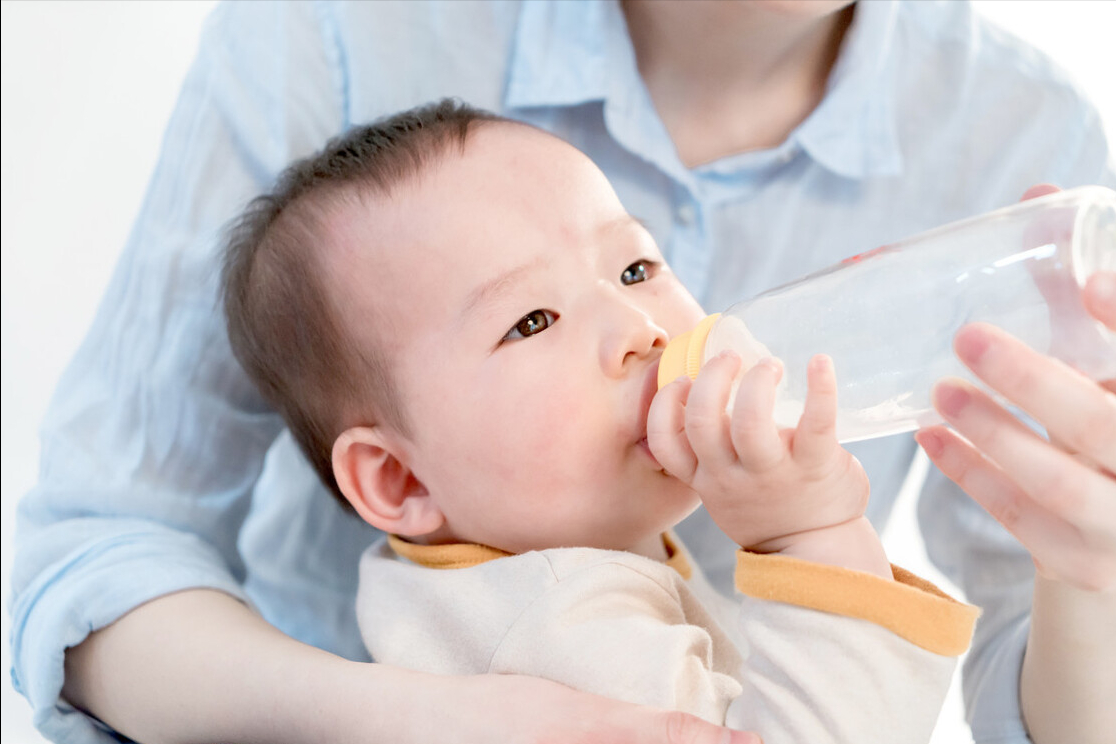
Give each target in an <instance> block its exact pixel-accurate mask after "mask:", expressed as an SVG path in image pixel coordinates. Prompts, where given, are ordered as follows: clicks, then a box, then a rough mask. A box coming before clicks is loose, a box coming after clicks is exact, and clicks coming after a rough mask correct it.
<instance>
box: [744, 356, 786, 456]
mask: <svg viewBox="0 0 1116 744" xmlns="http://www.w3.org/2000/svg"><path fill="white" fill-rule="evenodd" d="M782 376H783V364H782V362H780V361H779V360H778V359H773V358H771V357H768V358H765V359H761V360H760V362H759V363H758V364H757V365H756V366H754V367H752V368H751V369H750V370H748V371H747V373H745V375H744V378H743V379H742V380H741V381H740V386H739V387H738V388H737V389H736V403H735V405H733V408H732V428H731V432H732V445H733V447H735V449H736V456H737V458H739V460H740V463H741V464H742V465H743V466H744V467H746V468H748V469H750V470H754V471H758V472H761V471H764V470H767V469H769V468H772V467H774V466H775V465H777V464H779V462H781V461H782V459H783V457H784V456H785V454H786V447H785V445H784V444H783V439H782V437H780V436H779V429H778V428H777V427H776V426H775V419H774V412H775V386H776V385H778V384H779V379H780V378H781V377H782Z"/></svg>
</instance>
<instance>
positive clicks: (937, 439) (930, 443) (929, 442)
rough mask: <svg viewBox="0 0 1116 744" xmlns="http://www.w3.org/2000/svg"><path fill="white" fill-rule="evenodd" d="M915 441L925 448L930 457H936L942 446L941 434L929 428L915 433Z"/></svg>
mask: <svg viewBox="0 0 1116 744" xmlns="http://www.w3.org/2000/svg"><path fill="white" fill-rule="evenodd" d="M915 441H916V442H918V443H919V444H920V445H921V446H922V449H924V450H926V454H928V455H930V457H937V456H938V455H939V454H941V452H942V449H943V447H944V444H943V443H942V437H941V435H940V434H938V433H937V432H936V431H930V430H929V429H927V430H924V431H920V432H919V433H917V434H915Z"/></svg>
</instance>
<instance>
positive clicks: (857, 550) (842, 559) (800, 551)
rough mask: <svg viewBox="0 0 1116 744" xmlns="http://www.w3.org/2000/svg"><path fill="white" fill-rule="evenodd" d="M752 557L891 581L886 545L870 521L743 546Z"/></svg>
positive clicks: (844, 523) (862, 520) (855, 521)
mask: <svg viewBox="0 0 1116 744" xmlns="http://www.w3.org/2000/svg"><path fill="white" fill-rule="evenodd" d="M744 549H745V550H747V551H748V552H751V553H778V554H780V555H786V556H790V557H792V558H799V559H801V560H804V561H811V562H813V563H824V564H826V565H830V566H839V567H841V568H848V569H852V570H854V571H864V572H867V573H871V574H875V575H876V576H880V577H882V578H885V579H890V578H892V575H891V564H890V562H889V561H888V560H887V554H886V553H884V549H883V543H881V542H880V537H879V535H877V534H876V530H875V528H874V527H872V523H871V522H869V521H868V518H867V517H863V516H861V517H857V518H856V519H851V520H849V521H847V522H842V523H841V524H835V525H830V526H828V527H820V528H818V529H814V530H806V531H804V532H796V533H794V534H791V535H783V536H781V537H775V538H772V539H768V540H764V541H763V542H761V543H758V544H755V545H750V546H744Z"/></svg>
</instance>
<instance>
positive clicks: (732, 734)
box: [630, 710, 763, 744]
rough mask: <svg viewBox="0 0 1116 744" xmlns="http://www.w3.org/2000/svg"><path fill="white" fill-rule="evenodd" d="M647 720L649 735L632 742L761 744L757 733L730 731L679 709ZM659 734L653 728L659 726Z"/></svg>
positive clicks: (641, 743)
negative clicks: (649, 728)
mask: <svg viewBox="0 0 1116 744" xmlns="http://www.w3.org/2000/svg"><path fill="white" fill-rule="evenodd" d="M659 718H660V720H658V721H656V720H652V721H650V722H649V725H650V727H651V729H652V730H651V731H650V732H649V733H650V734H651V736H649V737H648V738H639V739H631V740H630V741H631V742H632V744H636V743H637V742H638V744H643V743H644V742H649V743H650V744H763V741H762V740H761V739H760V737H759V735H758V734H753V733H749V732H745V731H732V730H730V729H726V728H723V727H721V726H717V725H715V724H712V723H709V722H708V721H705V720H702V719H701V718H698V717H697V716H694V715H690V714H689V713H682V712H680V711H676V710H675V711H664V712H662V713H660V714H659ZM660 727H661V729H660V731H661V734H656V732H655V731H654V729H656V728H660Z"/></svg>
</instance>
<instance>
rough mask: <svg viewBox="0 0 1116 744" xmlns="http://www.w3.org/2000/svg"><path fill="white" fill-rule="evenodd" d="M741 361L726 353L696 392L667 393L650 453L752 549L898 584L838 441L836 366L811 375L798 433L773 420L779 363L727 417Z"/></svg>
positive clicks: (750, 376) (768, 365)
mask: <svg viewBox="0 0 1116 744" xmlns="http://www.w3.org/2000/svg"><path fill="white" fill-rule="evenodd" d="M740 364H741V361H740V358H739V357H738V356H737V355H735V354H732V353H726V354H722V355H721V356H719V357H717V358H715V359H713V360H712V361H710V362H709V363H708V364H706V365H705V366H704V367H703V368H702V370H701V372H700V374H699V375H698V377H697V379H696V380H694V381H693V382H692V383H691V382H690V380H689V379H687V378H680V379H679V380H676V381H674V382H672V383H671V384H670V385H668V386H666V387H664V388H663V390H662V391H660V393H659V395H658V396H656V398H655V400H654V402H653V403H652V406H651V411H650V412H649V414H648V422H647V439H648V443H649V445H650V447H651V451H652V452H653V453H654V454H655V457H656V458H657V459H658V460H659V462H660V463H661V464H662V465H663V467H664V468H665V469H666V470H667V471H668V472H669V473H671V474H672V475H674V476H676V477H677V478H679V479H681V480H682V481H684V482H686V483H688V484H689V485H690V486H691V487H693V488H694V490H696V491H697V492H698V494H700V496H701V498H702V501H703V502H704V503H705V507H706V509H708V511H709V513H710V515H711V516H712V517H713V519H714V520H715V521H716V522H717V524H718V525H719V526H720V527H721V529H722V530H724V532H725V534H727V535H728V536H729V537H731V538H732V539H733V540H735V541H736V542H737V543H738V544H739V545H740V546H741V547H743V548H744V549H745V550H748V551H752V552H757V553H780V554H782V555H787V556H793V557H797V558H802V559H805V560H809V561H814V562H818V563H828V564H831V565H836V566H841V567H844V568H852V569H856V570H860V571H867V572H870V573H873V574H876V575H877V576H880V577H883V578H891V568H890V566H889V564H888V561H887V557H886V556H885V554H884V551H883V547H882V545H881V544H880V540H879V537H878V535H876V532H875V530H874V529H873V528H872V525H871V524H870V523H869V522H868V520H867V518H866V517H865V516H864V509H865V507H866V506H867V503H868V479H867V476H866V475H865V473H864V470H863V468H861V466H860V463H859V462H858V461H857V460H856V458H855V457H853V456H852V455H851V454H849V452H848V451H846V450H845V449H843V448H842V447H841V446H840V445H839V444H838V443H837V438H836V419H837V385H836V380H835V377H834V373H833V365H832V362H831V361H830V360H829V358H828V357H825V356H820V355H819V356H816V357H814V358H813V359H812V360H811V361H810V367H809V370H808V382H809V392H808V394H807V398H806V405H805V410H804V411H803V414H802V417H801V419H800V421H799V423H798V427H797V428H795V429H793V430H792V429H787V430H783V431H780V430H778V429H777V428H776V426H775V423H774V421H773V418H772V411H773V409H774V404H775V386H776V385H777V384H778V382H779V378H780V377H781V375H782V367H781V366H780V364H779V362H777V361H775V360H771V359H767V360H763V361H761V362H760V363H759V364H757V365H756V366H755V367H753V368H752V369H750V370H748V371H747V373H745V374H744V376H743V378H742V379H741V381H740V386H739V388H738V391H737V395H736V402H735V404H734V406H733V411H732V415H731V417H730V416H729V415H728V414H726V413H725V408H726V405H727V402H728V399H729V394H730V391H731V388H732V385H733V382H734V377H735V375H736V374H737V372H738V371H739V369H740Z"/></svg>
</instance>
